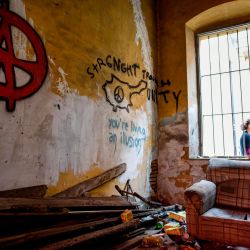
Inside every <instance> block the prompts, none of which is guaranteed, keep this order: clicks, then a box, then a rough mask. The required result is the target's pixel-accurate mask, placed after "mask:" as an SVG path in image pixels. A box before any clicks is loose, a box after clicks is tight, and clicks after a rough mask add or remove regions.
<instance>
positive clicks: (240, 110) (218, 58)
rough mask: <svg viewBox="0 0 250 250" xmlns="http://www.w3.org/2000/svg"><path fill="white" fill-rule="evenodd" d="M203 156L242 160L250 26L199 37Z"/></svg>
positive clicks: (249, 103) (249, 99) (248, 111)
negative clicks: (236, 157) (242, 128)
mask: <svg viewBox="0 0 250 250" xmlns="http://www.w3.org/2000/svg"><path fill="white" fill-rule="evenodd" d="M197 41H198V72H199V86H198V93H199V94H200V95H199V99H200V100H199V101H200V105H199V113H200V118H199V119H200V123H201V126H200V134H201V155H202V156H208V157H211V156H224V157H235V156H241V151H240V137H241V135H242V130H241V124H242V123H243V121H245V120H246V119H249V118H250V60H249V56H250V54H249V50H250V48H249V42H250V23H248V24H244V25H238V26H233V27H230V28H227V29H220V30H215V31H211V32H206V33H201V34H198V35H197Z"/></svg>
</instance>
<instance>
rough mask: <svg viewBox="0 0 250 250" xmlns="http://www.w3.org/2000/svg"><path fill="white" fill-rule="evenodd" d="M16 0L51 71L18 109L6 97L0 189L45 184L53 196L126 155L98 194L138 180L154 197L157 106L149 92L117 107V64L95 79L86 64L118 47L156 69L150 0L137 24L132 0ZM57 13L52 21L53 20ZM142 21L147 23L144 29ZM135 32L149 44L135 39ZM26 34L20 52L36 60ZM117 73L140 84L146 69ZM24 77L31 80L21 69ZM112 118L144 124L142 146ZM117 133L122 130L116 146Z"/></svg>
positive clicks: (117, 52) (125, 56) (14, 6)
mask: <svg viewBox="0 0 250 250" xmlns="http://www.w3.org/2000/svg"><path fill="white" fill-rule="evenodd" d="M10 2H11V10H13V11H15V12H16V13H17V14H18V15H19V14H20V15H21V16H22V17H23V18H25V19H26V20H27V21H28V22H29V23H30V24H31V25H32V27H34V29H35V30H36V31H37V33H38V35H39V36H40V37H41V39H42V41H43V43H44V46H45V49H46V53H47V57H48V67H49V70H48V74H47V77H46V80H45V81H44V83H43V85H42V87H41V88H40V89H39V91H38V92H37V93H36V94H35V95H33V96H30V97H29V98H27V99H25V100H23V101H20V102H18V105H17V106H16V110H15V112H13V113H8V112H6V111H5V109H4V102H0V116H1V120H0V128H1V142H2V143H0V166H1V168H2V169H1V171H2V172H1V176H0V190H3V189H11V188H17V187H24V186H30V185H39V184H46V185H48V186H49V189H48V193H47V196H48V195H51V194H53V193H56V192H60V191H62V190H63V189H66V188H68V187H70V186H72V185H74V184H76V183H78V182H80V181H83V180H85V179H87V178H90V177H93V176H95V175H97V174H99V173H101V172H104V171H106V170H108V169H110V168H112V167H114V166H116V165H118V164H120V163H122V162H125V163H127V166H128V168H127V171H126V172H125V173H124V174H123V175H121V176H120V177H118V178H116V180H114V181H111V182H110V183H107V184H105V185H103V187H100V188H98V189H97V190H95V191H93V194H94V195H108V194H115V193H116V191H115V189H114V184H115V183H116V184H119V185H120V186H121V187H123V185H124V184H125V183H126V181H127V179H131V184H132V186H133V187H134V189H135V190H136V191H137V192H139V193H140V194H142V195H144V196H147V195H148V188H147V174H148V171H149V168H150V162H151V160H152V158H153V157H155V154H156V151H157V149H156V148H157V142H156V133H155V131H156V114H155V113H156V112H157V111H156V105H155V103H151V102H149V101H148V100H147V93H146V91H145V93H141V94H140V96H139V98H138V95H134V96H133V99H132V100H133V104H134V105H133V107H131V109H130V110H129V113H128V112H126V111H125V112H124V110H117V112H113V110H112V107H111V105H110V104H109V103H107V101H106V96H105V93H104V91H103V88H102V86H103V84H104V83H105V81H106V80H107V79H110V75H111V71H110V69H109V68H108V67H106V69H103V70H101V71H98V72H99V73H98V75H97V76H96V77H95V79H93V80H92V79H91V78H90V76H89V75H88V74H87V68H88V66H89V65H92V66H93V63H96V61H97V58H105V57H106V56H107V55H109V54H111V55H113V56H116V57H117V58H121V59H122V61H124V62H128V63H129V64H132V63H138V64H139V65H141V67H142V68H144V66H145V67H146V64H151V66H150V67H151V68H150V69H153V65H152V64H153V62H152V60H151V46H150V43H149V40H148V39H149V38H148V35H149V36H150V37H153V38H154V39H155V37H154V36H153V35H152V34H153V32H154V30H153V29H154V25H152V26H149V27H150V28H147V27H146V25H145V20H147V19H149V20H152V19H151V18H152V10H151V3H150V2H145V3H143V11H142V10H141V9H140V8H141V7H140V2H136V1H135V2H134V4H135V8H139V9H137V10H136V12H137V21H136V22H137V24H136V23H135V20H134V14H133V7H132V5H131V2H129V1H116V0H111V1H100V0H94V1H93V0H86V1H84V3H83V2H81V1H78V0H73V1H64V0H56V1H55V0H37V1H35V3H34V1H32V0H23V1H17V0H15V1H10ZM19 9H20V10H19ZM86 9H89V10H92V11H89V12H86ZM103 9H105V10H106V11H105V12H103ZM121 9H122V10H123V11H122V12H121V11H120V10H121ZM83 13H84V15H83ZM51 16H53V21H48V20H50V17H51ZM116 20H122V21H121V22H116ZM48 22H49V25H48ZM139 22H142V23H141V24H140V23H139ZM150 23H151V21H150ZM136 25H139V26H140V27H139V26H138V29H137V26H136ZM139 29H140V30H139ZM140 32H143V33H140ZM145 32H146V33H145ZM136 33H137V34H138V39H140V42H141V44H142V49H141V47H140V46H138V45H137V44H136V43H135V41H134V37H135V36H136ZM25 39H26V38H25V37H23V36H22V35H20V32H19V31H16V35H15V39H14V41H15V46H16V53H18V55H19V56H20V57H22V58H25V57H26V58H29V59H33V60H34V56H35V55H34V51H33V49H32V46H30V44H29V41H28V40H27V39H26V40H27V41H25ZM143 40H144V41H146V44H144V45H143V43H144V41H143ZM138 41H139V40H138ZM146 50H148V51H146ZM144 62H145V65H144ZM113 73H114V72H113ZM115 73H116V74H117V77H119V79H122V80H123V81H126V82H129V83H130V84H131V85H133V86H135V85H136V84H138V82H140V81H141V80H142V79H141V77H142V76H141V74H140V75H139V74H138V75H136V76H133V77H132V76H128V75H127V74H124V72H115ZM1 78H3V76H2V74H1ZM18 78H23V80H25V79H26V78H24V76H23V77H21V73H19V74H18ZM26 80H27V79H26ZM23 82H25V81H23ZM23 82H22V81H21V83H23ZM111 118H112V119H115V120H117V121H120V120H121V121H122V122H124V123H125V122H127V123H128V124H131V122H133V123H134V124H136V125H137V126H140V127H142V128H144V129H145V131H146V138H145V140H144V139H143V140H142V144H141V148H140V150H137V148H136V146H135V145H134V146H129V145H128V143H124V142H121V141H122V140H121V134H122V133H121V132H122V131H121V127H120V128H119V129H115V128H110V125H109V119H111ZM125 132H126V134H127V136H131V137H133V138H139V139H140V136H141V135H140V134H139V133H137V132H135V131H132V130H131V128H130V127H129V129H128V131H125ZM111 134H112V135H116V136H117V141H116V144H115V145H114V142H113V141H112V140H111V139H110V135H111Z"/></svg>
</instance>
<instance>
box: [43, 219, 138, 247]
mask: <svg viewBox="0 0 250 250" xmlns="http://www.w3.org/2000/svg"><path fill="white" fill-rule="evenodd" d="M139 226H140V220H139V219H134V220H132V221H129V222H126V223H122V224H119V225H116V226H112V227H108V228H105V229H101V230H97V231H94V232H91V233H87V234H83V235H80V236H77V237H73V238H69V239H65V240H62V241H58V242H55V243H52V244H49V245H47V246H44V247H40V248H39V249H40V250H42V249H43V250H45V249H49V250H56V249H64V248H69V247H76V246H80V245H83V244H86V243H89V242H90V241H92V240H98V239H99V238H102V237H108V236H112V235H117V234H121V233H123V232H125V231H128V230H131V229H134V228H137V227H139Z"/></svg>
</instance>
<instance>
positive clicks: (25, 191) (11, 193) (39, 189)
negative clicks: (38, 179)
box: [0, 185, 48, 198]
mask: <svg viewBox="0 0 250 250" xmlns="http://www.w3.org/2000/svg"><path fill="white" fill-rule="evenodd" d="M47 189H48V187H47V186H46V185H38V186H30V187H24V188H16V189H10V190H4V191H0V197H16V198H17V197H18V198H43V197H44V196H45V194H46V192H47Z"/></svg>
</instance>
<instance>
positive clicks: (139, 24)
mask: <svg viewBox="0 0 250 250" xmlns="http://www.w3.org/2000/svg"><path fill="white" fill-rule="evenodd" d="M130 1H131V4H132V6H133V12H134V22H135V24H136V36H135V41H136V43H137V45H139V41H140V42H141V46H142V48H141V49H142V55H143V62H144V66H145V68H146V69H147V71H148V72H154V71H153V63H152V57H151V46H150V42H149V37H148V31H147V27H146V24H145V21H144V17H143V13H142V9H141V1H140V0H130Z"/></svg>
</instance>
